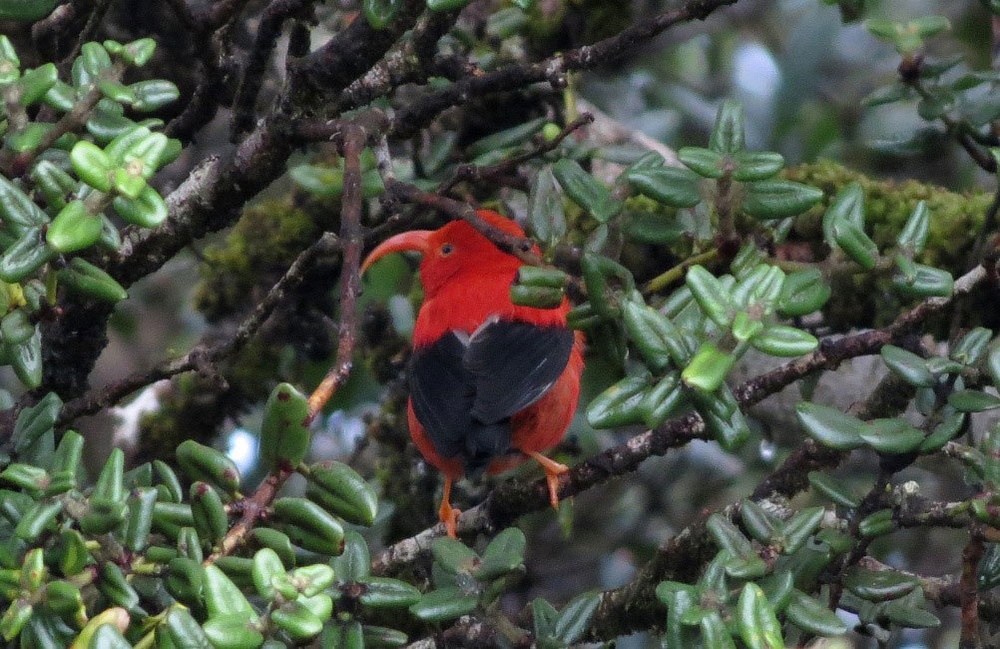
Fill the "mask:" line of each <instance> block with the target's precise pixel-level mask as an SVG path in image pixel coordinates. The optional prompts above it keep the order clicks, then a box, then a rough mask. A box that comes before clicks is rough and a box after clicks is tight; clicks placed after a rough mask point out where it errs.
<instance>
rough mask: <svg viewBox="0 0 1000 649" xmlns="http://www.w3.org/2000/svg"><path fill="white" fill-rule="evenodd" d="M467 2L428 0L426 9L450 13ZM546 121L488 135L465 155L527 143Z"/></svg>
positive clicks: (519, 125)
mask: <svg viewBox="0 0 1000 649" xmlns="http://www.w3.org/2000/svg"><path fill="white" fill-rule="evenodd" d="M468 2H469V0H429V2H428V3H427V8H428V9H430V10H431V11H451V10H452V9H460V8H462V7H464V6H465V5H466V4H468ZM547 122H548V119H546V118H545V117H539V118H537V119H533V120H531V121H528V122H524V123H523V124H518V125H517V126H514V127H512V128H508V129H505V130H503V131H499V132H497V133H493V134H491V135H488V136H486V137H484V138H482V139H481V140H477V141H475V142H473V143H472V144H470V145H469V146H468V149H467V153H468V155H469V157H470V158H476V157H478V156H481V155H483V154H485V153H489V152H491V151H499V150H501V149H509V148H510V147H513V146H517V145H519V144H524V143H525V142H528V141H529V140H530V139H531V137H532V136H533V135H535V133H538V132H539V131H541V130H542V128H544V126H545V124H546V123H547Z"/></svg>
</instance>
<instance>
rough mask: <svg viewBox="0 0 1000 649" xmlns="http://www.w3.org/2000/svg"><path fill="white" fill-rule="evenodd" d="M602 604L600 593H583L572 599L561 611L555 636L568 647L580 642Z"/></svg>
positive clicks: (556, 624)
mask: <svg viewBox="0 0 1000 649" xmlns="http://www.w3.org/2000/svg"><path fill="white" fill-rule="evenodd" d="M600 603H601V596H600V594H599V593H590V592H588V593H582V594H580V595H577V596H576V597H574V598H573V599H571V600H570V601H569V602H568V603H567V604H566V606H564V607H563V610H562V611H560V613H559V618H558V619H557V620H556V622H555V628H554V629H553V635H555V637H556V638H558V639H559V640H561V641H562V642H564V643H565V644H567V645H569V644H573V643H574V642H577V641H578V640H580V639H581V638H582V637H583V634H584V633H585V632H586V630H587V627H588V626H589V625H590V620H591V618H593V617H594V613H595V612H597V606H598V605H599V604H600Z"/></svg>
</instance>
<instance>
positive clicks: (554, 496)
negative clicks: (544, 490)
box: [528, 452, 569, 509]
mask: <svg viewBox="0 0 1000 649" xmlns="http://www.w3.org/2000/svg"><path fill="white" fill-rule="evenodd" d="M528 455H530V456H531V457H532V458H534V460H535V461H536V462H538V463H539V464H540V465H541V466H542V470H543V471H545V483H546V484H547V485H548V487H549V504H551V505H552V509H559V476H561V475H562V474H564V473H569V467H568V466H566V465H565V464H560V463H559V462H556V461H555V460H552V459H549V458H547V457H545V456H544V455H542V454H541V453H536V452H532V453H528Z"/></svg>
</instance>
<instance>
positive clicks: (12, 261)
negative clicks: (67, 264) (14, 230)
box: [0, 228, 56, 284]
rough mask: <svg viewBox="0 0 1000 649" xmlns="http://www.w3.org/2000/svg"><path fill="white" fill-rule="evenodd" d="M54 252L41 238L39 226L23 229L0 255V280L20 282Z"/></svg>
mask: <svg viewBox="0 0 1000 649" xmlns="http://www.w3.org/2000/svg"><path fill="white" fill-rule="evenodd" d="M55 256H56V253H55V251H54V250H52V248H50V247H49V246H48V245H47V244H46V243H45V242H44V241H43V240H42V229H41V228H30V229H27V230H25V231H24V232H23V233H22V234H21V236H20V237H19V238H18V240H17V241H15V242H14V243H13V245H11V246H10V247H9V248H7V250H5V251H4V253H3V255H2V256H0V280H3V281H5V282H8V283H10V284H14V283H18V282H21V281H22V280H25V279H27V278H28V276H29V275H31V274H32V273H34V272H35V271H36V270H38V269H39V268H41V267H42V265H43V264H45V263H47V262H48V261H50V260H51V259H52V258H53V257H55Z"/></svg>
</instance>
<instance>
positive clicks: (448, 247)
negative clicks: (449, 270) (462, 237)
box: [441, 243, 455, 257]
mask: <svg viewBox="0 0 1000 649" xmlns="http://www.w3.org/2000/svg"><path fill="white" fill-rule="evenodd" d="M454 251H455V246H453V245H452V244H450V243H446V244H444V245H443V246H441V256H442V257H447V256H448V255H450V254H451V253H452V252H454Z"/></svg>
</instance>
